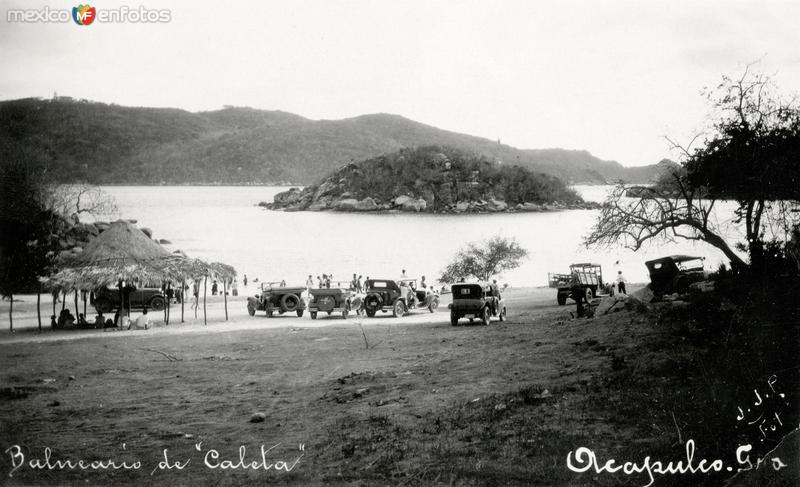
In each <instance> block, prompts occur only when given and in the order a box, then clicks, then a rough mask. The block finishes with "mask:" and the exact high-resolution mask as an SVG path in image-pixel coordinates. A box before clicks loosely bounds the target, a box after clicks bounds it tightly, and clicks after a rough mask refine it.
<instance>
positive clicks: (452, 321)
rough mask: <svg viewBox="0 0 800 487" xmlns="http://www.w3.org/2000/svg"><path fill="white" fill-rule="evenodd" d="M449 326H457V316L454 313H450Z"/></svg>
mask: <svg viewBox="0 0 800 487" xmlns="http://www.w3.org/2000/svg"><path fill="white" fill-rule="evenodd" d="M450 324H451V325H453V326H458V315H457V314H455V313H450Z"/></svg>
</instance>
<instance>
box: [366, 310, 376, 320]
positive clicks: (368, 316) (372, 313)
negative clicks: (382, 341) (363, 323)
mask: <svg viewBox="0 0 800 487" xmlns="http://www.w3.org/2000/svg"><path fill="white" fill-rule="evenodd" d="M366 311H367V318H374V317H375V310H374V309H368V310H366Z"/></svg>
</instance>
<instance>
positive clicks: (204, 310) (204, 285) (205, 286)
mask: <svg viewBox="0 0 800 487" xmlns="http://www.w3.org/2000/svg"><path fill="white" fill-rule="evenodd" d="M207 284H208V276H206V277H205V279H203V324H204V325H208V318H207V317H206V288H207V287H208V286H207Z"/></svg>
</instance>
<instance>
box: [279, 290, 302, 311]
mask: <svg viewBox="0 0 800 487" xmlns="http://www.w3.org/2000/svg"><path fill="white" fill-rule="evenodd" d="M299 306H300V298H299V297H297V295H296V294H284V295H283V296H282V297H281V311H289V312H292V311H295V310H297V308H298V307H299Z"/></svg>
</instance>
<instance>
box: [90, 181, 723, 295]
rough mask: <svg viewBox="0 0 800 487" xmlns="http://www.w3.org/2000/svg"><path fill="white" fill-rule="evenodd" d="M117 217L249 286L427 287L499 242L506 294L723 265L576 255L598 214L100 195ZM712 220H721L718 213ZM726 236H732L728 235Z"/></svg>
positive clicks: (600, 192)
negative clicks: (314, 207) (525, 254)
mask: <svg viewBox="0 0 800 487" xmlns="http://www.w3.org/2000/svg"><path fill="white" fill-rule="evenodd" d="M103 189H104V190H105V191H107V192H108V193H109V194H111V195H112V196H113V197H114V198H115V199H116V202H117V206H118V208H119V217H121V218H134V219H137V220H138V224H139V226H142V227H149V228H150V229H152V230H153V236H154V238H164V239H168V240H170V241H171V242H172V244H171V245H168V246H167V248H168V249H169V250H174V249H182V250H184V251H185V252H186V253H188V254H189V255H190V256H193V257H200V258H202V259H207V260H210V261H219V262H225V263H228V264H231V265H233V266H234V267H235V268H236V270H237V271H238V273H239V276H240V278H241V276H242V275H243V274H247V277H248V279H249V280H250V281H253V279H254V278H259V279H260V280H262V281H263V280H278V281H279V280H282V279H283V280H286V281H287V283H288V284H292V283H296V284H300V283H303V282H305V278H306V276H307V275H308V274H312V275H313V276H315V277H316V276H317V275H321V274H322V273H327V274H330V273H333V275H334V279H337V280H338V279H342V280H349V279H350V278H351V277H352V274H353V273H354V272H355V273H357V274H361V275H364V276H370V277H373V278H381V277H397V276H399V274H400V272H401V270H402V269H406V271H407V274H408V275H410V276H419V275H426V276H427V278H428V280H429V281H431V280H434V279H435V277H436V276H437V275H438V273H439V272H440V271H441V269H442V268H443V267H444V266H445V265H446V264H447V263H448V262H449V260H450V259H451V257H452V256H453V254H454V253H455V252H456V251H457V250H458V249H459V248H460V247H462V246H463V245H464V244H465V243H467V242H470V241H475V240H481V239H485V238H488V237H491V236H493V235H496V234H500V235H503V236H506V237H514V238H516V239H517V240H518V241H519V243H520V244H521V245H522V246H523V247H524V248H526V249H528V251H529V253H530V256H529V258H528V259H527V260H525V262H524V263H523V264H522V266H520V267H519V268H517V269H515V270H513V271H509V272H507V273H506V274H504V275H503V276H501V279H500V282H508V283H509V284H511V285H513V286H541V285H546V284H547V273H548V272H566V270H567V267H568V266H569V264H570V263H572V262H587V261H591V262H599V263H600V264H602V265H603V268H604V269H605V273H606V276H609V277H610V276H611V275H614V274H616V271H617V270H622V271H623V272H624V273H625V275H626V277H627V278H628V279H629V280H631V281H639V282H643V281H647V271H646V268H645V266H644V261H646V260H649V259H651V258H655V257H659V256H662V255H668V254H673V253H688V254H696V255H701V256H705V257H707V259H708V260H707V265H708V267H710V268H716V267H717V266H718V265H719V264H720V263H721V262H725V261H726V259H725V258H724V256H723V255H722V254H721V253H720V252H719V251H717V250H716V249H714V248H712V247H710V246H707V245H703V244H696V245H695V244H693V243H690V242H681V243H677V244H659V245H650V246H649V247H647V248H645V249H643V250H640V251H639V252H636V253H633V252H631V251H628V250H625V249H622V248H615V249H608V250H596V249H594V250H589V249H586V248H584V247H583V246H582V245H581V240H582V238H583V236H584V235H585V234H586V233H588V231H589V228H590V227H591V225H592V223H593V222H594V221H595V220H596V218H597V215H598V213H599V212H598V211H584V210H572V211H562V212H550V213H518V214H513V213H508V214H491V215H426V214H421V215H420V214H354V213H330V212H324V213H323V212H290V213H287V212H280V211H269V210H264V209H263V208H260V207H258V206H256V205H257V203H258V202H259V201H272V197H273V196H274V195H275V194H276V193H278V192H280V191H284V190H285V189H286V188H280V187H238V186H237V187H219V186H213V187H211V186H198V187H193V186H174V187H171V186H107V187H104V188H103ZM576 189H577V190H578V191H579V192H580V193H581V194H582V195H583V196H584V198H586V199H587V200H592V201H602V200H603V199H604V198H605V196H606V194H607V193H608V191H609V190H610V189H611V187H610V186H577V187H576ZM720 211H721V212H722V213H721V214H720V218H729V217H730V216H731V215H728V214H727V213H726V211H728V209H722V210H720ZM729 230H730V231H731V232H733V233H734V234H736V233H735V232H736V229H735V228H733V227H730V228H729Z"/></svg>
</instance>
